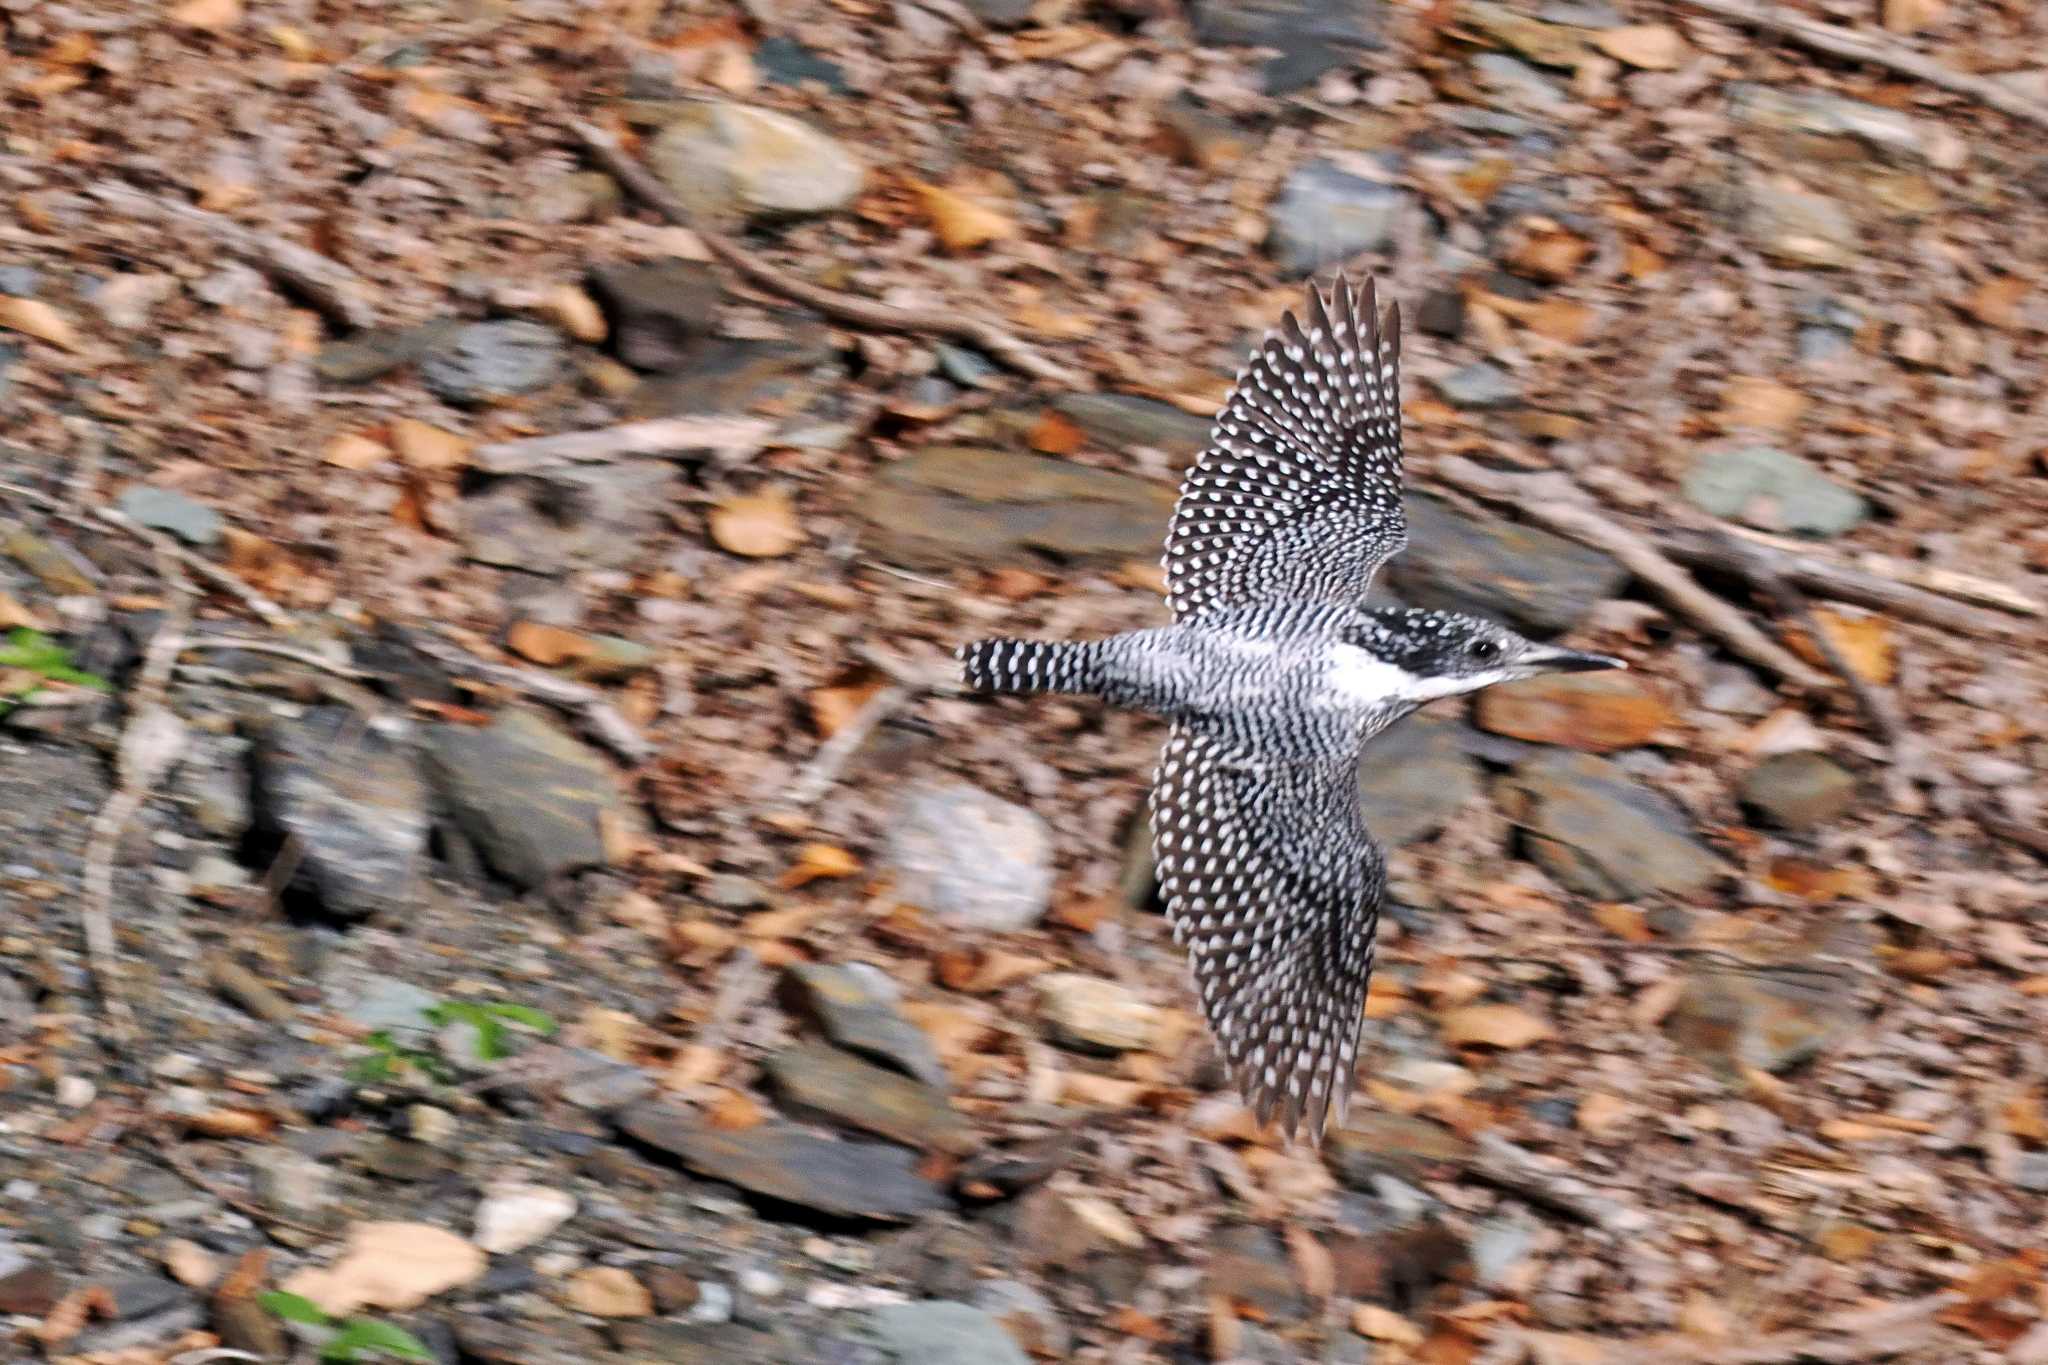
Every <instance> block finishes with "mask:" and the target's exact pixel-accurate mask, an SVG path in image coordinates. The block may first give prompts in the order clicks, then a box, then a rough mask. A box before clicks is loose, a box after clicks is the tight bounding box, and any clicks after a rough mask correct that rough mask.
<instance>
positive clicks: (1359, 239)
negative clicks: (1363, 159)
mask: <svg viewBox="0 0 2048 1365" xmlns="http://www.w3.org/2000/svg"><path fill="white" fill-rule="evenodd" d="M1408 200H1409V195H1408V192H1407V191H1405V190H1402V189H1397V188H1396V187H1394V186H1392V185H1383V184H1380V183H1379V182H1378V181H1376V180H1367V179H1365V178H1363V177H1362V176H1356V175H1352V174H1350V173H1349V172H1347V171H1341V170H1338V169H1337V168H1336V167H1335V166H1333V165H1331V164H1330V163H1329V162H1327V161H1311V162H1309V163H1308V164H1307V165H1306V166H1303V167H1302V168H1301V169H1300V170H1298V171H1296V172H1295V173H1294V174H1293V175H1290V176H1289V177H1287V183H1286V184H1285V185H1284V186H1282V187H1281V190H1280V196H1279V198H1278V199H1277V200H1275V201H1274V204H1273V209H1272V221H1271V224H1270V227H1269V229H1268V232H1267V237H1266V249H1267V251H1269V252H1270V253H1272V256H1273V259H1274V260H1276V261H1278V262H1279V263H1280V267H1281V269H1283V270H1285V271H1287V272H1288V273H1289V274H1292V275H1306V274H1308V273H1310V272H1311V271H1315V270H1321V269H1322V268H1323V267H1325V266H1330V265H1336V264H1339V263H1340V262H1343V261H1347V260H1349V259H1350V258H1351V257H1353V256H1356V255H1359V254H1360V253H1362V252H1367V251H1382V250H1385V249H1386V247H1387V246H1388V245H1390V244H1391V243H1392V242H1393V239H1394V225H1395V223H1396V222H1397V221H1399V217H1400V214H1401V213H1402V211H1403V210H1404V209H1405V207H1406V206H1407V203H1408Z"/></svg>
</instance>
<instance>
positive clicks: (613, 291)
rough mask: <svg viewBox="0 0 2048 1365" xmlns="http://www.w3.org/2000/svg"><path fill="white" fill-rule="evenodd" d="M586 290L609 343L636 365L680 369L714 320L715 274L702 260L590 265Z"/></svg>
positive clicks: (667, 370)
mask: <svg viewBox="0 0 2048 1365" xmlns="http://www.w3.org/2000/svg"><path fill="white" fill-rule="evenodd" d="M588 279H589V284H590V292H591V294H592V295H593V296H594V297H595V298H596V300H597V302H598V306H599V307H601V308H603V309H604V312H605V319H606V321H607V322H608V323H609V324H610V328H611V337H612V349H613V351H614V352H615V353H616V354H617V355H618V357H619V359H621V360H623V361H625V362H626V363H627V364H628V365H631V366H632V367H633V368H634V369H636V370H650V371H653V372H655V373H657V374H669V373H672V372H674V371H676V370H680V369H682V368H683V367H684V366H686V365H687V364H688V363H689V362H690V359H691V356H692V354H693V353H694V352H695V351H696V350H697V349H698V347H699V346H700V344H701V343H702V342H703V341H704V339H705V338H706V337H708V336H709V335H710V333H711V330H712V328H713V326H714V325H716V323H717V321H718V304H719V299H720V297H721V296H722V292H723V291H722V290H721V289H720V287H719V283H718V275H717V273H716V272H715V271H714V270H713V269H712V268H711V266H710V264H709V263H707V262H704V261H684V260H660V261H645V262H633V263H625V262H620V263H614V264H607V265H600V266H595V267H593V268H592V269H591V271H590V273H589V277H588Z"/></svg>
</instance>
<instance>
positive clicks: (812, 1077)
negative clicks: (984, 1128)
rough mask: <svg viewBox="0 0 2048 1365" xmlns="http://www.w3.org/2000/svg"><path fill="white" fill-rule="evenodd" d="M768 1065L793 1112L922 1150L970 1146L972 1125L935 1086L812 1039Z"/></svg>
mask: <svg viewBox="0 0 2048 1365" xmlns="http://www.w3.org/2000/svg"><path fill="white" fill-rule="evenodd" d="M766 1066H767V1071H768V1079H769V1081H770V1083H771V1084H772V1085H773V1086H774V1089H775V1097H776V1099H777V1101H778V1102H779V1103H780V1104H781V1105H782V1107H783V1108H784V1109H785V1110H787V1111H789V1112H790V1113H791V1114H793V1115H795V1116H796V1117H799V1118H804V1117H823V1118H825V1119H827V1120H829V1121H832V1122H836V1123H842V1124H845V1125H847V1126H848V1127H851V1128H857V1129H860V1130H861V1131H862V1132H866V1133H872V1134H874V1135H875V1136H876V1137H884V1138H888V1139H889V1140H890V1141H891V1142H900V1143H903V1144H904V1145H905V1146H909V1147H917V1148H920V1149H923V1150H925V1151H939V1152H951V1153H953V1154H955V1155H965V1154H966V1153H968V1152H971V1151H972V1150H974V1147H975V1137H974V1130H973V1128H972V1127H971V1126H969V1124H968V1123H967V1121H966V1120H965V1119H964V1118H962V1117H961V1116H960V1115H959V1114H958V1113H956V1112H955V1111H954V1109H953V1106H952V1104H951V1103H949V1102H948V1101H947V1099H946V1094H945V1092H944V1091H943V1090H941V1089H939V1088H937V1087H935V1086H929V1085H925V1084H922V1083H920V1082H918V1081H914V1080H912V1079H910V1078H909V1077H907V1076H903V1075H899V1074H898V1073H896V1072H894V1071H885V1070H883V1069H882V1068H881V1067H879V1066H876V1065H874V1064H873V1063H871V1062H864V1061H861V1060H860V1059H859V1058H857V1057H855V1056H853V1055H852V1054H851V1053H848V1052H841V1051H840V1050H839V1049H838V1048H836V1047H830V1046H827V1045H826V1044H824V1043H816V1042H811V1043H799V1044H798V1045H797V1046H795V1047H790V1048H784V1049H783V1050H782V1051H780V1052H778V1053H776V1054H774V1055H773V1056H771V1057H770V1058H768V1060H767V1063H766Z"/></svg>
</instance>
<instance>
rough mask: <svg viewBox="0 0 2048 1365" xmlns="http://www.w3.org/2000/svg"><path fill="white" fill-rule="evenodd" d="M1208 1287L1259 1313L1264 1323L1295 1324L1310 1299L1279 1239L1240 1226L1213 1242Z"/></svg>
mask: <svg viewBox="0 0 2048 1365" xmlns="http://www.w3.org/2000/svg"><path fill="white" fill-rule="evenodd" d="M1210 1241H1211V1247H1212V1250H1211V1251H1210V1255H1209V1284H1210V1287H1211V1288H1212V1289H1213V1290H1214V1291H1215V1292H1216V1293H1219V1294H1226V1295H1228V1296H1229V1297H1230V1299H1231V1301H1232V1302H1233V1303H1240V1304H1244V1305H1246V1306H1248V1307H1250V1308H1252V1309H1254V1310H1256V1312H1257V1314H1258V1316H1259V1319H1260V1320H1261V1321H1264V1322H1296V1321H1299V1320H1300V1319H1301V1318H1302V1316H1303V1315H1304V1314H1306V1313H1307V1311H1308V1299H1307V1296H1306V1295H1304V1294H1303V1293H1302V1291H1301V1286H1300V1285H1299V1284H1297V1283H1296V1281H1295V1276H1294V1268H1293V1266H1292V1265H1291V1264H1290V1263H1289V1260H1288V1256H1287V1251H1286V1249H1285V1248H1284V1247H1282V1246H1281V1245H1280V1242H1279V1239H1278V1238H1276V1237H1275V1236H1273V1234H1272V1233H1270V1232H1268V1231H1266V1230H1265V1229H1264V1228H1260V1227H1255V1226H1252V1225H1250V1224H1243V1223H1240V1224H1238V1225H1236V1226H1234V1227H1227V1228H1223V1229H1221V1230H1220V1231H1218V1232H1217V1233H1215V1234H1214V1235H1213V1237H1212V1238H1211V1239H1210Z"/></svg>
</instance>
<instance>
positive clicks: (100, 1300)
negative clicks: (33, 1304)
mask: <svg viewBox="0 0 2048 1365" xmlns="http://www.w3.org/2000/svg"><path fill="white" fill-rule="evenodd" d="M114 1311H115V1310H114V1295H113V1293H112V1292H111V1291H110V1290H108V1288H107V1287H106V1286H105V1285H103V1284H87V1285H80V1286H79V1287H78V1288H76V1289H74V1290H72V1291H71V1292H70V1293H68V1294H66V1295H65V1296H64V1297H63V1298H61V1299H59V1300H57V1302H56V1303H55V1304H54V1305H53V1306H52V1307H51V1309H50V1312H49V1314H48V1316H46V1317H45V1318H44V1319H43V1320H42V1321H41V1322H40V1323H38V1324H37V1325H36V1329H35V1338H36V1340H37V1341H39V1342H41V1343H42V1344H43V1345H44V1346H45V1347H51V1346H61V1345H63V1344H64V1343H65V1342H67V1341H69V1340H71V1338H73V1337H75V1336H77V1335H78V1334H79V1333H80V1332H82V1331H84V1330H85V1324H86V1323H87V1322H89V1321H90V1320H91V1319H92V1318H93V1316H94V1315H95V1314H97V1315H98V1316H100V1317H103V1318H111V1317H113V1316H114Z"/></svg>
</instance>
